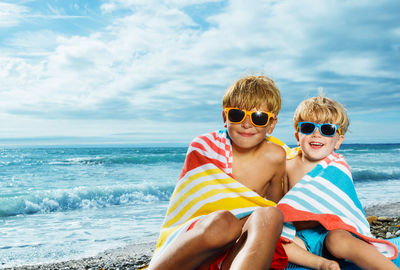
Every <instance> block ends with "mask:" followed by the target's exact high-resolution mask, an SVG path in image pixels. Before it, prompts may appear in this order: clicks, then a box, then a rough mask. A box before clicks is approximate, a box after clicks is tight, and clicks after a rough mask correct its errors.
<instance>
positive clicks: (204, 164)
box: [153, 130, 290, 259]
mask: <svg viewBox="0 0 400 270" xmlns="http://www.w3.org/2000/svg"><path fill="white" fill-rule="evenodd" d="M267 140H269V141H271V142H274V143H276V144H279V145H281V146H283V147H284V148H285V149H286V150H287V151H288V153H290V149H288V148H287V147H286V146H285V145H284V144H283V143H282V142H280V141H279V140H278V139H275V138H273V137H268V138H267ZM262 206H275V203H274V202H272V201H269V200H266V199H264V198H262V197H261V196H260V195H258V194H257V193H256V192H254V191H252V190H251V189H249V188H247V187H246V186H244V185H242V184H241V183H239V182H238V181H236V180H235V179H233V178H232V147H231V140H230V139H229V137H228V133H227V131H226V130H221V131H219V132H212V133H209V134H206V135H203V136H199V137H197V138H195V139H194V140H193V141H192V143H191V144H190V146H189V149H188V152H187V154H186V160H185V164H184V167H183V170H182V173H181V176H180V178H179V180H178V183H177V185H176V187H175V190H174V192H173V194H172V196H171V199H170V204H169V207H168V210H167V213H166V217H165V220H164V224H163V226H162V228H161V233H160V237H159V239H158V242H157V245H156V250H155V252H154V255H153V259H154V258H156V257H158V256H160V254H162V253H163V251H164V250H166V248H167V247H168V246H169V245H170V244H171V243H172V242H173V240H174V239H176V238H177V236H178V235H179V234H180V233H182V232H185V231H186V230H187V229H188V228H189V227H190V225H191V224H193V223H194V222H195V221H197V220H198V219H199V218H201V217H202V216H205V215H207V214H210V213H212V212H215V211H218V210H229V211H231V212H232V213H233V214H234V215H235V216H236V217H238V218H242V217H245V216H247V215H249V214H250V213H251V212H252V211H254V209H256V208H257V207H262Z"/></svg>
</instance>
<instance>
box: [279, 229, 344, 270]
mask: <svg viewBox="0 0 400 270" xmlns="http://www.w3.org/2000/svg"><path fill="white" fill-rule="evenodd" d="M283 247H284V249H285V251H286V254H287V256H288V259H289V262H291V263H294V264H297V265H301V266H304V267H307V268H312V269H323V270H324V269H327V270H340V266H339V264H338V263H337V262H336V261H333V260H328V259H326V258H323V257H320V256H318V255H315V254H313V253H311V252H309V251H307V249H306V246H305V245H304V242H303V240H301V239H300V238H298V237H296V238H295V240H294V242H292V243H288V244H284V245H283Z"/></svg>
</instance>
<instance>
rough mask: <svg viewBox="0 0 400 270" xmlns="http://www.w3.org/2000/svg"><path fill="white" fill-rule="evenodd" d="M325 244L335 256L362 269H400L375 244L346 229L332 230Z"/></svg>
mask: <svg viewBox="0 0 400 270" xmlns="http://www.w3.org/2000/svg"><path fill="white" fill-rule="evenodd" d="M325 245H326V248H327V250H328V251H329V252H330V253H331V254H332V255H333V256H334V257H336V258H340V259H347V260H349V261H351V262H353V263H355V264H356V265H358V266H359V267H361V268H362V269H382V270H383V269H385V270H389V269H397V270H398V269H399V268H398V267H397V266H396V265H395V264H394V263H392V262H391V261H390V260H389V259H388V258H386V257H385V256H384V255H382V254H381V253H380V252H379V251H377V250H376V249H375V247H374V246H372V245H370V244H368V243H367V242H365V241H363V240H361V239H358V238H356V237H354V236H353V235H352V234H351V233H349V232H347V231H344V230H333V231H330V232H329V233H328V235H327V237H326V239H325Z"/></svg>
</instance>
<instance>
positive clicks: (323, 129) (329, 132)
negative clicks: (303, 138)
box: [298, 122, 341, 137]
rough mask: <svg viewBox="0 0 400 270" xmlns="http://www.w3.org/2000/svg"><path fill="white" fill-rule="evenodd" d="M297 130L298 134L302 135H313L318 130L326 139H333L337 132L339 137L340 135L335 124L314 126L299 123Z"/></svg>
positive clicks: (308, 123) (307, 123)
mask: <svg viewBox="0 0 400 270" xmlns="http://www.w3.org/2000/svg"><path fill="white" fill-rule="evenodd" d="M298 128H299V131H300V133H303V134H304V135H310V134H313V133H314V131H315V129H316V128H318V129H319V133H321V135H323V136H326V137H333V136H334V135H335V133H336V131H338V132H339V135H341V134H340V129H339V126H338V125H335V124H327V123H323V124H316V123H312V122H299V124H298Z"/></svg>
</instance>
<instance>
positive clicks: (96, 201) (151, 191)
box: [0, 184, 174, 217]
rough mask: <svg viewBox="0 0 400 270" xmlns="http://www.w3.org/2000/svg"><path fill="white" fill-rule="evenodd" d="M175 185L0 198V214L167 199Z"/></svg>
mask: <svg viewBox="0 0 400 270" xmlns="http://www.w3.org/2000/svg"><path fill="white" fill-rule="evenodd" d="M173 188H174V186H172V185H164V186H154V185H150V184H146V185H145V184H142V185H140V186H138V185H135V186H117V187H90V188H89V187H77V188H73V189H63V190H61V189H59V190H46V191H36V192H35V193H34V194H25V195H18V196H14V197H13V196H9V197H3V198H0V217H9V216H17V215H32V214H36V213H51V212H61V211H71V210H76V209H84V208H105V207H110V206H114V205H138V204H152V203H154V202H156V201H168V200H169V198H170V196H171V194H172V191H173Z"/></svg>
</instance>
